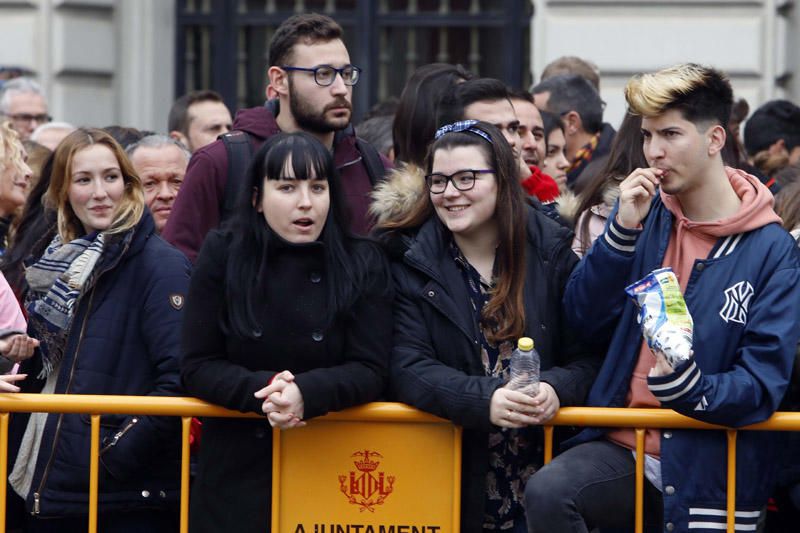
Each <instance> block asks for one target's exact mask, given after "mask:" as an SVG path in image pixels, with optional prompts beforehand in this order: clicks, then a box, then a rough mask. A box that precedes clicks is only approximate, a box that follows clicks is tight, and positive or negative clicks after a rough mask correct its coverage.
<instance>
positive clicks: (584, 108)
mask: <svg viewBox="0 0 800 533" xmlns="http://www.w3.org/2000/svg"><path fill="white" fill-rule="evenodd" d="M531 92H533V94H541V93H546V92H547V93H550V97H549V98H548V100H547V111H550V112H551V113H555V114H557V115H564V114H565V113H568V112H570V111H575V112H576V113H578V115H580V117H581V122H582V124H583V129H584V130H586V131H587V132H588V133H597V132H598V131H600V129H601V128H602V127H603V108H604V107H605V104H604V102H603V100H602V99H601V98H600V94H598V92H597V90H596V89H595V88H594V86H593V85H592V84H591V83H590V82H589V81H588V80H587V79H586V78H583V77H581V76H579V75H577V74H562V75H560V76H553V77H552V78H547V79H546V80H543V81H541V82H539V83H538V84H537V85H536V86H535V87H534V88H533V89H532V90H531Z"/></svg>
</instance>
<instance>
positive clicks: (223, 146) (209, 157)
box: [162, 14, 389, 261]
mask: <svg viewBox="0 0 800 533" xmlns="http://www.w3.org/2000/svg"><path fill="white" fill-rule="evenodd" d="M269 64H270V66H269V69H268V70H267V75H268V77H269V86H268V93H269V94H270V95H277V98H274V99H272V100H269V101H267V102H266V104H265V105H264V106H262V107H257V108H251V109H245V110H242V111H239V113H238V114H237V115H236V119H235V121H234V124H233V129H234V131H233V132H231V133H229V134H226V135H223V136H222V138H221V139H220V140H217V141H215V142H213V143H211V144H210V145H208V146H206V147H204V148H202V149H200V150H198V151H197V152H195V153H194V155H193V156H192V159H191V161H190V162H189V167H188V169H187V171H186V177H185V180H184V183H183V186H182V187H181V192H180V194H179V195H178V197H177V199H176V200H175V206H174V208H173V210H172V214H171V215H170V218H169V220H168V222H167V225H166V226H165V228H164V231H163V233H162V236H163V237H164V238H165V239H166V240H167V241H168V242H170V243H172V244H173V245H175V246H176V247H178V248H179V249H180V250H181V251H183V252H184V253H185V254H186V255H187V256H188V257H189V259H190V260H192V261H194V258H195V257H196V256H197V253H198V252H199V250H200V246H201V245H202V243H203V240H204V238H205V236H206V233H208V231H209V230H211V229H212V228H214V227H216V226H217V225H218V224H219V223H220V222H221V221H222V220H224V219H225V218H226V216H227V215H228V214H229V212H230V207H229V206H231V205H232V204H233V202H231V201H230V200H231V199H235V197H236V195H237V194H238V192H239V189H240V188H241V187H239V186H238V183H239V178H241V177H242V175H243V174H244V170H245V169H246V168H247V163H249V160H250V156H251V154H252V153H254V152H255V150H257V149H258V147H260V146H261V144H263V143H264V142H265V141H266V140H267V139H268V138H269V137H271V136H272V135H275V134H277V133H280V132H287V133H291V132H297V131H305V132H307V133H310V134H311V135H314V136H315V137H317V138H318V139H319V140H320V141H321V142H322V143H323V144H324V145H325V146H327V147H328V148H329V149H330V150H332V152H333V157H334V162H335V164H336V168H337V169H338V170H339V172H340V175H341V180H342V188H343V190H344V194H345V197H346V199H347V209H348V210H349V212H350V213H349V214H350V220H351V226H350V229H351V230H353V231H354V232H355V233H359V234H366V233H367V232H368V231H369V229H370V222H369V221H370V218H369V216H368V214H367V209H368V207H369V193H370V192H371V190H372V187H373V185H374V184H375V183H377V182H378V181H380V180H382V179H383V177H384V172H385V170H386V167H387V166H388V165H389V163H388V161H386V160H385V159H382V158H381V156H380V155H379V154H378V152H377V150H375V148H373V147H372V146H370V145H369V144H368V143H366V142H364V141H363V140H360V139H357V138H356V136H355V132H354V130H353V128H352V126H351V124H350V121H351V119H352V104H351V102H352V97H353V87H354V86H355V85H356V84H357V83H358V81H359V79H360V74H361V69H360V68H358V67H357V66H355V65H353V64H351V62H350V55H349V54H348V51H347V47H345V45H344V42H343V41H342V28H341V26H339V24H337V23H336V22H335V21H334V20H333V19H331V18H329V17H327V16H324V15H318V14H304V15H295V16H293V17H290V18H288V19H286V20H285V21H284V22H283V23H282V24H281V25H280V26H279V27H278V29H277V30H276V31H275V34H274V36H273V38H272V41H271V42H270V48H269Z"/></svg>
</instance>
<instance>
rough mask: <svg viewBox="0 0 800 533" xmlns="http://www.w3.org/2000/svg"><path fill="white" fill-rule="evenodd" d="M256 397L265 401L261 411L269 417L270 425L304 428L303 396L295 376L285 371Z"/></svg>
mask: <svg viewBox="0 0 800 533" xmlns="http://www.w3.org/2000/svg"><path fill="white" fill-rule="evenodd" d="M254 396H255V397H256V398H259V399H263V400H264V403H262V404H261V410H262V411H263V412H264V414H265V415H267V420H269V425H270V426H272V427H274V428H279V429H291V428H297V427H303V426H305V425H306V423H305V422H303V409H304V405H303V394H302V393H301V392H300V387H298V386H297V383H295V382H294V374H292V373H291V372H289V371H288V370H284V371H283V372H280V373H278V374H276V375H275V377H274V378H273V379H272V381H271V382H270V384H269V385H267V386H266V387H264V388H263V389H259V390H257V391H256V392H255V393H254Z"/></svg>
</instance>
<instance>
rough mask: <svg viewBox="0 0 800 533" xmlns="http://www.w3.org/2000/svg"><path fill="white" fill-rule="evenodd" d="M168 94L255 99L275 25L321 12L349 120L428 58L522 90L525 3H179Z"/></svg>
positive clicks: (241, 103)
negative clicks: (327, 21) (349, 99)
mask: <svg viewBox="0 0 800 533" xmlns="http://www.w3.org/2000/svg"><path fill="white" fill-rule="evenodd" d="M176 6H177V25H178V28H177V46H176V53H177V58H176V69H177V72H176V87H175V96H176V97H177V96H180V95H181V94H184V93H185V92H187V91H191V90H196V89H214V90H216V91H218V92H220V93H221V94H222V95H223V97H224V98H225V101H226V103H227V104H228V105H229V107H231V108H232V109H239V108H243V107H251V106H256V105H261V104H262V103H263V101H264V95H265V90H264V89H265V87H266V84H267V79H266V70H267V64H266V63H267V59H266V58H267V51H268V48H269V41H270V39H271V38H272V34H273V32H274V31H275V28H277V27H278V25H279V24H280V23H281V22H282V21H283V20H284V19H286V18H287V17H289V16H291V15H292V14H294V13H303V12H312V11H313V12H317V13H324V14H326V15H329V16H330V17H332V18H333V19H335V20H336V21H337V22H339V24H341V25H342V27H343V28H344V33H345V35H344V41H345V44H346V45H347V48H348V51H349V52H350V59H351V61H352V62H353V64H355V65H358V66H360V67H361V68H363V69H364V73H363V77H362V79H361V81H359V83H358V85H357V86H356V89H355V90H354V92H353V104H354V111H355V117H356V118H358V117H360V116H363V114H364V113H365V112H366V111H367V110H368V109H369V108H370V107H371V106H372V105H374V104H375V103H376V102H380V101H383V100H386V99H387V98H390V97H397V96H399V95H400V92H401V91H402V90H403V86H404V85H405V81H406V80H407V79H408V77H409V76H410V75H411V74H412V73H413V72H414V70H415V69H416V68H417V67H419V66H421V65H424V64H427V63H432V62H435V61H439V62H446V63H458V64H461V65H463V66H464V67H466V68H467V69H469V70H470V71H471V72H473V73H475V74H477V75H479V76H485V77H493V78H499V79H501V80H503V81H505V82H506V83H507V84H509V85H511V86H512V87H525V88H527V87H528V86H529V85H530V82H531V75H530V21H531V16H532V11H533V8H532V2H531V1H530V0H376V1H372V0H178V2H177V3H176Z"/></svg>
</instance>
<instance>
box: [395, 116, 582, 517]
mask: <svg viewBox="0 0 800 533" xmlns="http://www.w3.org/2000/svg"><path fill="white" fill-rule="evenodd" d="M425 181H426V184H427V193H428V194H424V195H423V196H422V197H421V198H420V201H418V202H417V204H416V205H415V206H413V208H412V209H411V210H410V212H409V213H408V216H406V217H401V220H405V222H406V224H408V225H409V227H415V226H416V225H419V224H421V227H420V229H419V231H418V232H417V233H416V234H415V235H413V236H409V234H408V233H405V232H403V231H402V230H403V229H404V227H403V224H402V223H400V222H398V223H394V224H392V225H385V226H383V227H382V228H380V229H382V230H383V238H384V239H387V240H392V239H396V238H399V241H400V245H402V246H405V251H404V252H403V253H402V254H399V256H400V257H402V260H401V261H398V262H397V263H395V264H394V267H393V273H394V277H395V289H396V291H397V300H396V303H395V335H394V350H393V353H392V361H391V366H390V383H391V392H392V394H393V395H394V398H396V399H397V400H399V401H402V402H405V403H408V404H411V405H413V406H415V407H417V408H419V409H422V410H424V411H428V412H430V413H433V414H435V415H438V416H441V417H443V418H447V419H449V420H452V421H453V422H454V423H456V424H458V425H460V426H463V427H464V438H463V462H462V465H463V466H462V503H461V509H462V518H461V531H464V532H468V531H481V530H482V529H484V528H485V529H504V530H508V531H525V528H526V526H525V517H524V509H523V508H522V506H521V505H520V502H521V501H522V491H523V488H524V484H525V480H526V479H527V478H528V477H529V476H530V475H531V474H532V473H533V472H534V471H535V469H536V464H537V462H538V461H540V460H541V458H537V457H536V455H538V454H537V453H536V451H537V450H536V448H537V446H538V445H539V444H540V443H541V441H540V432H539V431H538V428H535V427H532V426H536V425H538V424H542V423H544V422H546V421H547V420H549V419H550V418H552V416H553V415H554V414H555V413H556V411H557V410H558V408H559V406H560V405H575V404H579V403H581V402H582V401H583V398H584V396H585V393H586V392H587V391H588V388H589V385H590V384H591V382H592V379H593V376H594V374H595V371H596V362H595V361H593V360H592V359H590V358H588V357H587V354H586V352H585V351H584V350H583V348H582V347H581V346H579V345H577V344H575V343H574V342H573V341H572V340H571V339H573V338H574V337H573V336H570V335H569V334H568V332H567V330H566V328H565V326H564V324H563V322H562V320H561V295H562V293H563V291H564V285H565V283H566V280H567V276H568V275H569V273H570V271H571V270H572V268H573V266H574V265H575V264H576V263H577V261H578V259H577V257H576V256H575V255H574V254H573V253H572V251H571V250H570V243H571V241H572V234H571V233H570V232H569V231H568V230H567V229H565V228H562V227H561V226H559V225H558V224H557V223H555V222H553V221H552V220H550V219H548V218H547V217H546V216H545V215H543V214H542V213H540V212H539V211H536V210H535V209H533V208H532V207H530V206H528V205H527V204H526V202H525V199H524V196H523V192H522V189H521V188H520V186H519V179H518V167H517V161H516V159H515V157H514V155H513V152H512V151H511V147H510V146H509V145H508V143H507V142H506V141H505V139H504V138H503V135H502V134H501V133H500V131H499V130H497V129H496V128H495V127H493V126H491V125H489V124H486V123H483V122H476V121H463V122H459V123H455V124H451V125H449V126H445V127H444V128H440V130H439V131H438V132H437V135H436V140H435V141H434V142H433V144H432V146H431V148H430V152H429V156H428V158H427V175H426V177H425ZM390 230H395V231H390ZM397 230H400V231H397ZM390 244H391V245H392V246H395V249H396V246H397V245H398V243H397V242H395V243H390ZM523 336H527V337H531V338H533V339H534V341H535V343H536V348H537V350H538V351H539V353H540V354H541V358H542V360H541V367H542V369H543V372H542V384H541V387H540V392H539V394H538V395H536V396H535V397H529V396H527V395H525V394H523V393H522V392H520V391H515V390H512V389H511V388H509V387H507V386H506V385H505V383H506V381H507V377H508V364H509V360H510V357H511V352H512V350H513V349H514V346H515V344H516V341H517V339H518V338H520V337H523Z"/></svg>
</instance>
